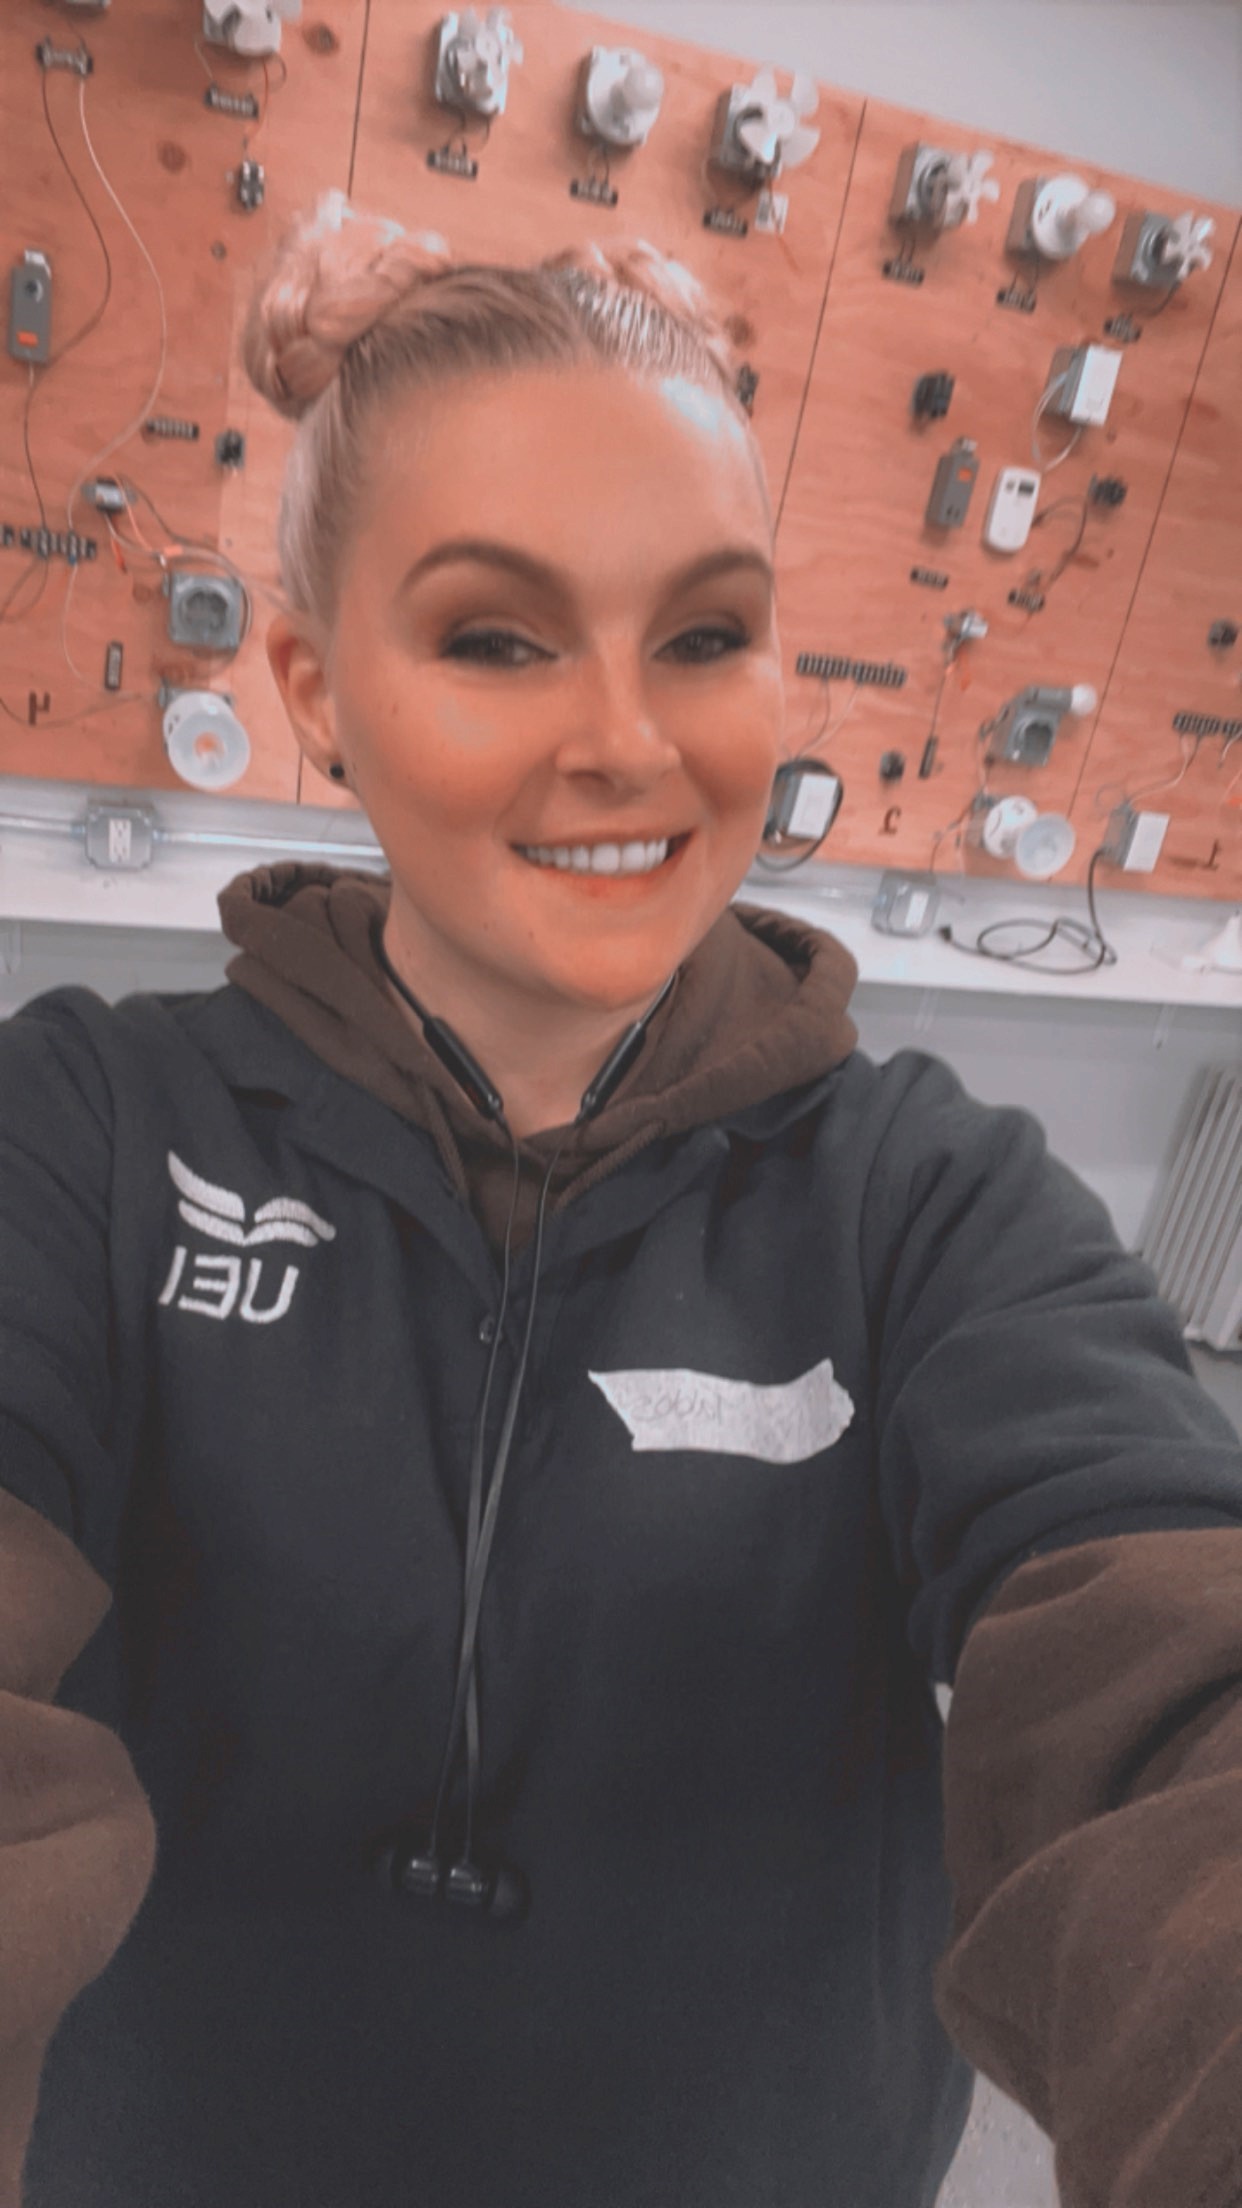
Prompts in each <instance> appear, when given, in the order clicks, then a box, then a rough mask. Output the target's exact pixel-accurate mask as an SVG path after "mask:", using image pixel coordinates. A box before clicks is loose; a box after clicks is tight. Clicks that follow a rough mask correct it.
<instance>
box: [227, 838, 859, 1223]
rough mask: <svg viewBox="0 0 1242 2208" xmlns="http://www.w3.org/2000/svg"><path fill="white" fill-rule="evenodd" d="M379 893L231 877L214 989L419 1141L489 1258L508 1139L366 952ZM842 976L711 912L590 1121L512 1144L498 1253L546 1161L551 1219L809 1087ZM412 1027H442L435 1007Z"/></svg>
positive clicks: (295, 869) (279, 875)
mask: <svg viewBox="0 0 1242 2208" xmlns="http://www.w3.org/2000/svg"><path fill="white" fill-rule="evenodd" d="M391 893H392V877H391V875H389V874H376V873H372V872H363V871H360V870H356V869H355V870H351V869H345V868H337V867H328V866H319V865H314V864H307V863H304V862H302V861H298V860H292V861H287V862H284V863H281V864H279V865H276V866H261V867H255V868H253V869H251V870H250V871H249V872H247V873H245V874H239V875H238V876H236V878H235V879H234V880H233V881H231V882H229V883H228V884H227V886H226V887H225V888H224V889H222V890H221V891H220V893H219V897H218V899H217V903H218V908H219V912H220V920H221V925H222V927H223V931H224V934H225V936H226V938H227V940H228V941H229V942H230V943H235V944H236V945H237V946H238V954H239V955H238V956H237V957H236V958H233V959H230V961H229V963H228V965H227V966H226V968H225V974H226V977H227V979H228V980H229V981H231V982H233V983H235V984H236V986H237V987H238V988H240V989H244V990H246V991H247V993H248V994H249V995H250V996H252V997H254V998H256V999H257V1000H258V1001H259V1003H260V1004H263V1005H266V1006H267V1008H268V1009H269V1010H270V1011H271V1012H274V1013H275V1014H276V1015H277V1017H278V1018H279V1019H280V1020H281V1021H283V1023H284V1024H285V1026H286V1027H288V1028H289V1029H291V1030H292V1032H293V1033H294V1034H295V1035H296V1036H297V1037H298V1038H299V1039H300V1040H301V1041H302V1042H303V1043H305V1044H306V1045H307V1046H308V1047H309V1048H310V1049H311V1050H312V1051H313V1052H314V1053H315V1055H316V1056H317V1057H318V1058H320V1059H321V1060H322V1061H323V1062H324V1064H326V1065H328V1066H330V1067H331V1068H332V1069H333V1071H334V1072H336V1073H339V1074H341V1075H343V1076H344V1077H345V1079H346V1080H349V1081H354V1082H356V1083H357V1084H358V1085H359V1086H360V1087H361V1088H364V1089H367V1090H369V1091H370V1093H371V1094H372V1095H373V1096H376V1097H378V1098H379V1100H380V1102H381V1103H383V1104H386V1105H387V1106H388V1107H389V1108H390V1110H392V1111H394V1112H398V1113H400V1114H401V1116H402V1117H403V1118H405V1119H409V1120H412V1121H413V1122H414V1123H415V1124H416V1125H417V1126H419V1127H422V1128H424V1129H425V1130H426V1132H427V1133H428V1135H430V1136H431V1138H432V1140H433V1141H434V1142H435V1144H436V1148H437V1150H438V1152H439V1154H440V1157H441V1159H442V1161H443V1164H444V1167H445V1170H446V1172H447V1173H448V1175H449V1178H450V1180H451V1181H452V1183H453V1185H454V1187H455V1188H456V1189H457V1190H458V1193H459V1194H460V1195H461V1197H462V1199H463V1201H464V1202H466V1203H467V1204H468V1205H469V1207H470V1208H471V1209H472V1210H473V1211H474V1213H475V1214H476V1216H477V1217H478V1218H479V1220H480V1222H481V1224H482V1225H483V1227H484V1230H485V1232H486V1234H487V1236H488V1239H489V1242H490V1243H491V1245H492V1248H493V1250H494V1251H496V1252H499V1251H500V1250H501V1249H502V1248H503V1246H504V1238H505V1229H506V1226H507V1222H508V1217H509V1210H510V1205H511V1202H512V1197H513V1149H512V1143H511V1140H510V1137H509V1136H508V1134H506V1132H505V1130H504V1129H503V1128H502V1127H500V1126H499V1125H497V1124H496V1123H495V1122H494V1121H491V1120H487V1119H484V1118H483V1117H482V1115H481V1114H480V1113H479V1112H478V1111H477V1110H476V1109H475V1107H474V1105H473V1104H472V1103H471V1102H470V1100H469V1098H468V1097H467V1096H466V1095H465V1094H464V1093H463V1091H462V1090H461V1089H460V1088H459V1087H458V1086H457V1083H456V1082H455V1081H454V1079H453V1077H452V1075H451V1074H450V1073H449V1072H448V1070H447V1069H446V1067H445V1066H443V1065H442V1064H441V1062H440V1060H439V1059H438V1058H437V1057H436V1055H435V1052H434V1051H433V1050H432V1049H431V1048H430V1046H429V1045H428V1043H427V1042H426V1040H425V1038H424V1036H423V1033H422V1029H421V1028H420V1027H419V1025H418V1023H417V1021H416V1019H415V1016H414V1014H413V1012H409V1011H407V1010H406V1009H405V1007H404V1006H399V1005H398V1003H397V1002H396V1000H395V998H394V996H393V993H392V988H391V984H390V983H389V980H388V976H387V974H386V973H385V972H384V968H383V966H382V965H381V963H380V959H379V954H378V951H377V948H376V942H377V938H379V937H382V933H383V928H384V923H385V921H386V919H387V916H388V905H389V899H390V896H391ZM857 979H858V965H857V961H856V960H855V959H854V958H853V956H852V955H851V953H850V952H849V951H848V950H847V949H846V948H845V945H844V944H842V943H840V942H838V941H837V939H836V938H835V937H834V936H831V935H827V934H825V933H824V932H823V931H822V930H821V929H818V928H812V927H809V926H807V925H806V924H805V923H804V922H802V921H798V920H791V919H788V918H786V917H785V915H783V914H781V913H777V912H772V911H769V910H768V909H767V908H765V907H762V906H747V905H733V904H731V905H729V906H728V907H727V908H726V909H725V911H724V912H723V913H722V914H721V915H720V918H719V919H718V920H717V921H716V923H715V925H714V926H713V927H712V928H711V929H710V930H709V932H708V934H707V935H706V936H705V937H704V939H703V941H702V942H701V943H700V944H699V945H698V947H697V949H696V950H695V951H694V952H692V954H691V955H690V957H689V958H688V959H686V960H685V962H684V964H683V966H682V970H681V973H680V975H679V978H678V980H677V983H676V985H675V986H674V988H673V989H672V990H671V991H670V993H669V995H668V997H667V998H666V999H665V1001H664V1003H663V1004H662V1005H661V1007H660V1009H659V1011H658V1013H657V1014H656V1016H655V1018H654V1019H653V1020H652V1022H651V1025H650V1027H649V1028H648V1030H647V1037H646V1042H645V1045H644V1048H643V1049H642V1051H641V1052H640V1054H639V1056H638V1058H637V1060H636V1061H635V1063H634V1065H632V1066H631V1067H630V1069H629V1071H628V1073H627V1074H626V1077H625V1079H624V1080H623V1081H622V1083H621V1085H620V1087H619V1089H618V1090H617V1092H616V1094H615V1095H614V1096H613V1097H612V1098H611V1099H610V1100H609V1102H608V1103H607V1104H606V1105H605V1107H604V1109H603V1111H602V1112H600V1113H599V1115H598V1116H597V1117H596V1118H595V1119H593V1120H591V1121H589V1122H588V1123H587V1124H585V1125H584V1126H582V1127H579V1128H577V1129H576V1130H574V1131H572V1132H571V1133H569V1134H566V1132H565V1130H564V1129H563V1128H562V1129H560V1130H558V1129H555V1128H553V1129H548V1130H544V1131H541V1132H539V1133H538V1134H536V1135H533V1136H530V1137H528V1138H526V1139H524V1140H523V1141H521V1142H519V1144H518V1155H519V1162H520V1165H521V1168H522V1174H521V1187H520V1193H519V1204H518V1216H517V1219H516V1220H515V1226H514V1246H515V1247H520V1246H521V1245H522V1243H523V1242H524V1241H525V1240H526V1238H527V1236H528V1235H529V1233H530V1232H532V1231H533V1227H534V1220H535V1213H536V1208H537V1199H538V1193H539V1190H540V1188H541V1187H542V1184H543V1180H544V1178H545V1176H546V1173H547V1168H548V1164H549V1162H550V1160H551V1158H552V1155H553V1153H554V1152H555V1150H556V1149H557V1148H558V1146H562V1145H563V1148H562V1155H561V1157H560V1159H559V1161H558V1163H557V1166H556V1169H555V1172H554V1174H553V1178H552V1183H551V1187H550V1190H549V1199H548V1200H549V1204H550V1206H551V1208H552V1210H554V1211H556V1210H559V1209H561V1208H562V1206H563V1205H564V1204H566V1203H567V1202H569V1201H570V1200H572V1198H573V1197H574V1196H575V1195H576V1194H578V1193H580V1192H581V1191H582V1190H584V1189H586V1188H587V1187H589V1186H593V1185H594V1183H595V1182H596V1181H598V1180H600V1179H602V1178H603V1177H604V1176H605V1175H606V1174H607V1173H610V1172H612V1171H614V1170H615V1169H616V1168H617V1167H618V1166H619V1165H621V1164H623V1163H624V1162H626V1161H627V1160H628V1159H629V1158H631V1157H633V1156H634V1155H635V1153H636V1152H637V1151H638V1150H641V1149H643V1148H645V1147H646V1145H647V1144H648V1143H650V1142H655V1141H658V1140H660V1139H661V1138H662V1137H665V1136H670V1135H676V1134H680V1133H683V1132H684V1131H686V1130H687V1129H689V1128H692V1127H696V1126H699V1125H701V1124H702V1123H703V1122H705V1121H712V1120H716V1119H719V1118H720V1117H721V1116H722V1115H724V1114H726V1113H731V1112H735V1111H737V1110H739V1109H741V1108H743V1107H745V1106H747V1105H753V1104H759V1103H762V1102H764V1101H765V1100H767V1099H768V1098H770V1097H774V1096H778V1095H781V1094H783V1093H784V1092H785V1091H787V1090H790V1089H796V1088H799V1087H801V1086H803V1085H804V1084H806V1083H809V1082H813V1081H816V1080H818V1079H819V1078H820V1077H821V1076H822V1075H824V1074H825V1073H827V1072H829V1071H831V1069H832V1068H833V1067H834V1066H837V1065H839V1064H841V1063H842V1061H843V1060H845V1059H846V1058H848V1057H849V1056H850V1054H851V1052H852V1051H853V1050H854V1048H855V1045H856V1044H857V1041H858V1029H857V1027H856V1026H855V1024H854V1021H853V1020H852V1019H851V1018H850V1016H849V1012H848V1010H847V1006H848V1004H849V1000H850V997H851V996H852V994H853V990H854V985H855V983H856V981H857ZM427 1011H428V1012H429V1013H430V1014H433V1015H434V1016H435V1017H436V1018H438V1019H441V1020H444V1021H446V1022H447V1024H448V1025H449V1026H450V1027H452V1026H453V1025H454V1024H455V1023H454V1020H453V1007H452V1005H447V1004H428V1005H427Z"/></svg>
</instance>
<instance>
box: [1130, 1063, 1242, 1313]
mask: <svg viewBox="0 0 1242 2208" xmlns="http://www.w3.org/2000/svg"><path fill="white" fill-rule="evenodd" d="M1135 1254H1136V1255H1137V1256H1138V1257H1141V1258H1144V1259H1146V1261H1147V1263H1148V1264H1149V1265H1150V1266H1151V1268H1152V1271H1153V1272H1154V1273H1155V1275H1156V1279H1157V1282H1158V1284H1159V1288H1160V1293H1161V1295H1162V1296H1163V1297H1164V1299H1165V1301H1166V1303H1168V1304H1170V1305H1171V1306H1172V1308H1173V1310H1174V1311H1176V1313H1177V1316H1178V1318H1179V1319H1180V1321H1181V1326H1182V1333H1183V1334H1184V1335H1185V1337H1186V1340H1187V1341H1190V1342H1206V1343H1207V1344H1208V1346H1209V1347H1210V1348H1212V1349H1221V1350H1242V1074H1238V1073H1231V1072H1228V1071H1227V1070H1224V1069H1222V1068H1220V1067H1206V1068H1205V1069H1204V1072H1203V1076H1202V1079H1201V1081H1200V1083H1199V1086H1198V1088H1197V1090H1196V1091H1195V1092H1194V1094H1193V1096H1192V1098H1191V1103H1190V1107H1189V1113H1188V1118H1187V1122H1186V1126H1185V1130H1184V1132H1183V1134H1182V1138H1181V1142H1180V1144H1179V1145H1178V1150H1177V1155H1176V1157H1175V1158H1174V1160H1173V1164H1172V1166H1171V1168H1170V1170H1169V1177H1168V1181H1167V1183H1166V1185H1165V1187H1164V1189H1163V1191H1162V1193H1161V1194H1160V1196H1159V1197H1158V1199H1157V1202H1156V1207H1155V1211H1154V1214H1153V1217H1152V1221H1151V1225H1150V1226H1149V1227H1148V1229H1147V1232H1146V1233H1145V1235H1144V1237H1143V1240H1142V1241H1141V1243H1140V1244H1139V1247H1138V1250H1137V1251H1136V1253H1135Z"/></svg>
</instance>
